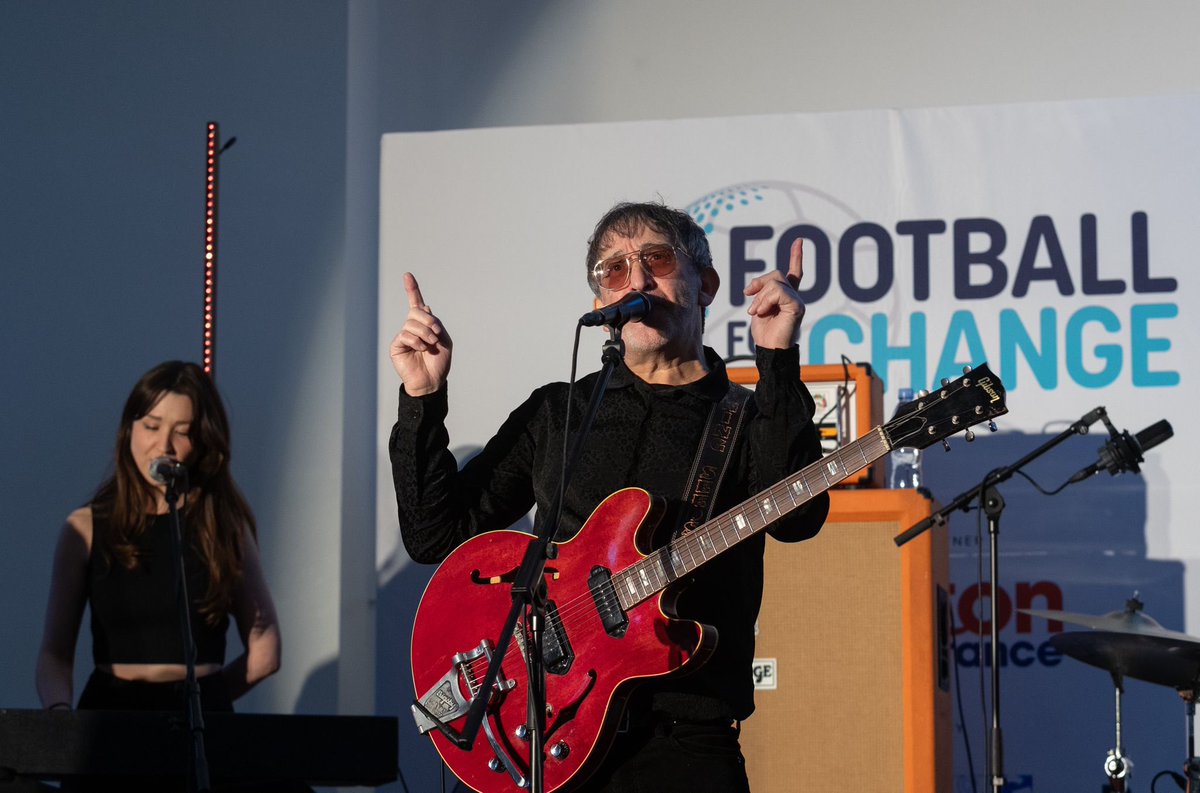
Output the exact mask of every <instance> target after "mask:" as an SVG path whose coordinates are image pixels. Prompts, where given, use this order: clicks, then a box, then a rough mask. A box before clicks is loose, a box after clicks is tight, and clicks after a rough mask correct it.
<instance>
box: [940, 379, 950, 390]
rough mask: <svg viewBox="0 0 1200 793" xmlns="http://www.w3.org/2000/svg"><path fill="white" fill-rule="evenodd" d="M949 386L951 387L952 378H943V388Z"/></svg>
mask: <svg viewBox="0 0 1200 793" xmlns="http://www.w3.org/2000/svg"><path fill="white" fill-rule="evenodd" d="M948 385H950V378H949V377H943V378H942V387H943V388H944V387H946V386H948Z"/></svg>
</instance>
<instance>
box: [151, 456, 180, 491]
mask: <svg viewBox="0 0 1200 793" xmlns="http://www.w3.org/2000/svg"><path fill="white" fill-rule="evenodd" d="M150 478H151V479H153V480H154V481H155V482H162V483H163V484H164V485H169V484H171V483H173V482H178V481H179V480H181V479H187V467H185V466H184V464H183V463H181V462H179V461H178V460H174V459H172V458H170V457H155V458H154V459H153V460H152V461H151V462H150Z"/></svg>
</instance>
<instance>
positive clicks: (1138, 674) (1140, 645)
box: [1020, 598, 1200, 689]
mask: <svg viewBox="0 0 1200 793" xmlns="http://www.w3.org/2000/svg"><path fill="white" fill-rule="evenodd" d="M1141 605H1142V604H1141V602H1140V601H1138V600H1137V599H1136V598H1135V599H1133V600H1131V601H1130V602H1129V603H1128V604H1127V606H1126V608H1125V609H1123V610H1122V611H1112V612H1109V613H1108V614H1103V615H1099V616H1097V615H1092V614H1077V613H1074V612H1070V611H1037V610H1033V609H1020V611H1022V612H1024V613H1025V614H1031V615H1033V616H1035V617H1043V618H1045V619H1048V620H1057V621H1059V622H1066V623H1070V624H1072V625H1082V626H1083V627H1085V628H1091V629H1092V630H1089V631H1072V632H1069V633H1059V634H1055V635H1054V636H1051V637H1050V644H1051V645H1053V646H1054V647H1055V648H1056V649H1058V650H1059V651H1060V652H1061V653H1062V654H1063V655H1067V656H1070V657H1071V658H1074V659H1076V660H1078V661H1083V662H1084V663H1085V664H1091V665H1092V666H1098V667H1100V668H1101V669H1107V670H1108V671H1109V672H1110V673H1112V674H1113V675H1114V676H1115V677H1118V678H1119V677H1132V678H1134V679H1137V680H1145V681H1147V682H1149V683H1157V684H1159V685H1163V686H1171V687H1173V688H1176V689H1195V688H1197V687H1198V686H1200V639H1197V638H1195V637H1192V636H1189V635H1187V634H1186V633H1180V632H1178V631H1172V630H1167V629H1166V628H1164V627H1163V626H1162V625H1161V624H1159V622H1158V620H1156V619H1154V618H1153V617H1151V616H1149V615H1147V614H1143V613H1142V611H1141Z"/></svg>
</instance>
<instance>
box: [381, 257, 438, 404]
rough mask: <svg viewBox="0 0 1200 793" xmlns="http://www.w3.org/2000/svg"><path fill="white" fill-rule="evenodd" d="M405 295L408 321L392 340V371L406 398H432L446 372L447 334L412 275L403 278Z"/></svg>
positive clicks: (408, 274) (406, 274) (407, 274)
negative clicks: (400, 382)
mask: <svg viewBox="0 0 1200 793" xmlns="http://www.w3.org/2000/svg"><path fill="white" fill-rule="evenodd" d="M404 291H405V292H407V293H408V318H407V319H406V320H405V321H404V327H403V328H402V329H401V330H400V332H399V333H397V334H396V338H394V339H392V346H391V349H390V354H391V356H392V368H394V369H395V370H396V374H398V375H400V379H401V381H403V383H404V390H405V391H406V392H407V393H408V394H409V396H424V395H425V394H432V393H433V392H435V391H437V390H438V389H440V388H441V387H442V386H443V385H445V383H446V375H447V374H449V372H450V351H451V348H452V347H453V346H454V345H453V342H451V341H450V334H448V333H446V329H445V328H444V327H443V326H442V323H441V321H440V320H438V318H437V317H435V316H434V315H433V312H432V311H430V309H429V306H428V304H426V303H425V298H423V297H422V296H421V287H420V286H419V285H418V284H417V279H416V278H415V277H413V274H412V273H405V274H404Z"/></svg>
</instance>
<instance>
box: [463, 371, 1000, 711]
mask: <svg viewBox="0 0 1200 793" xmlns="http://www.w3.org/2000/svg"><path fill="white" fill-rule="evenodd" d="M949 388H950V387H949V386H947V388H945V389H943V391H945V392H946V393H944V394H943V395H942V396H943V397H945V396H948V395H949ZM931 396H932V395H931ZM940 401H941V399H936V400H932V401H931V402H930V403H929V407H930V408H931V407H932V406H933V405H936V404H937V403H938V402H940ZM927 409H928V408H927V407H925V406H922V407H921V408H919V409H918V410H916V411H913V413H912V414H910V415H909V416H906V417H905V420H908V419H910V418H917V417H921V416H922V414H924V413H925V412H926V410H927ZM976 418H977V419H978V420H977V421H972V422H968V423H967V424H965V425H964V426H963V427H962V429H965V428H967V427H969V426H973V425H974V424H976V423H980V422H982V421H983V418H982V417H979V416H977V417H976ZM893 421H895V419H893ZM889 423H890V422H889ZM868 439H869V442H867V441H868ZM861 440H863V441H864V443H863V444H859V443H858V442H855V443H852V444H850V446H847V447H843V448H841V449H837V450H836V451H834V452H833V453H832V454H830V455H829V456H828V457H825V458H822V459H821V460H818V461H816V462H815V463H813V464H812V465H810V466H808V467H806V468H805V469H803V470H801V471H800V472H798V473H797V474H796V475H795V476H794V477H789V478H788V479H786V480H784V481H783V482H780V483H776V484H775V485H772V486H771V487H769V488H766V489H765V490H764V491H762V493H759V494H756V495H755V496H754V497H752V498H750V499H747V500H746V501H744V502H742V504H740V505H738V506H737V507H735V508H734V509H733V510H730V511H728V512H726V513H724V515H722V516H719V517H718V518H716V519H714V520H712V521H709V522H707V523H705V524H703V525H701V526H700V527H698V528H697V529H696V530H695V531H693V532H690V533H689V534H687V535H683V536H682V537H680V538H676V539H675V540H672V541H671V542H669V543H667V545H666V546H664V548H662V549H657V550H656V551H654V552H652V553H651V554H649V555H647V556H646V557H643V558H642V559H640V560H638V561H637V562H635V563H633V564H631V565H629V567H627V568H625V569H624V570H621V571H618V572H617V573H615V574H613V576H612V578H610V579H609V580H608V581H607V582H606V587H605V589H604V590H603V591H602V593H600V594H601V596H602V597H603V599H604V600H605V602H606V603H611V601H609V598H610V597H611V598H615V599H616V604H617V605H618V606H620V602H621V601H620V596H619V594H618V592H617V589H616V586H615V583H614V581H615V580H616V579H618V578H620V579H621V581H624V580H625V578H626V577H627V576H628V575H631V574H632V573H633V572H634V571H635V570H636V571H638V572H639V573H640V572H642V571H643V570H644V569H645V568H646V567H647V566H649V565H650V564H651V562H652V561H653V562H655V563H657V564H658V567H659V569H661V570H663V572H664V573H665V572H666V570H665V568H663V565H662V562H661V559H660V558H659V557H660V556H661V555H662V554H664V553H665V554H666V555H667V556H668V557H670V556H671V553H670V551H671V549H685V548H686V549H687V550H688V553H689V556H691V558H692V562H693V566H692V568H691V570H694V569H696V568H698V567H700V566H701V565H703V564H705V563H707V562H708V561H710V559H711V558H715V556H717V555H719V554H720V553H722V552H723V551H717V552H716V553H714V554H713V556H712V557H709V556H707V552H705V551H704V549H703V543H702V539H701V538H702V537H703V538H706V539H707V538H709V537H710V535H714V536H715V535H718V534H719V535H720V537H721V540H722V541H723V542H724V543H725V550H728V549H729V548H731V547H732V546H733V545H736V544H737V543H739V542H740V541H741V540H743V539H747V538H749V537H750V536H753V535H754V534H756V533H758V532H759V531H761V530H763V529H765V528H767V526H769V525H770V524H771V523H773V522H774V521H776V520H778V519H779V518H781V517H783V515H786V514H788V513H790V512H791V511H792V510H793V509H795V508H796V507H798V506H800V505H802V504H805V503H807V502H808V501H810V500H811V499H812V498H813V497H814V496H816V495H819V494H820V493H821V492H824V491H825V490H828V489H829V488H830V487H832V486H833V485H835V484H837V483H838V482H840V481H842V480H844V479H846V478H848V477H849V476H851V475H852V474H853V473H855V472H857V471H858V470H861V468H863V467H865V466H867V465H870V464H871V463H872V462H874V461H875V460H878V459H880V458H881V457H882V456H883V455H884V454H885V453H886V452H887V451H888V450H889V449H890V448H893V447H894V446H895V444H896V443H898V442H900V440H895V441H893V442H892V443H891V444H890V445H889V442H888V439H887V437H886V436H885V434H884V428H883V427H882V426H880V427H876V428H874V429H873V430H872V431H871V432H870V433H869V434H868V436H866V437H864V438H863V439H861ZM935 440H936V439H935ZM865 446H873V447H877V448H872V449H871V454H872V456H871V457H869V458H868V455H867V453H866V452H865V451H864V450H863V448H862V447H865ZM878 447H881V448H878ZM850 449H856V450H857V451H858V452H859V453H860V455H861V457H862V460H861V462H860V463H858V464H856V465H855V467H854V468H853V469H847V468H846V467H845V465H844V463H843V461H842V460H841V459H840V458H841V457H842V456H844V455H843V452H845V451H849V450H850ZM830 463H834V467H832V468H830V467H829V464H830ZM822 467H825V468H827V469H829V470H830V471H831V472H833V473H834V474H835V476H836V479H835V480H834V481H832V482H830V481H829V479H828V477H827V476H826V475H825V473H824V472H823V471H822V470H821V469H822ZM810 471H816V472H817V473H819V474H820V475H821V478H822V479H823V480H825V481H824V485H825V487H823V488H821V489H820V490H818V491H815V492H813V491H812V488H811V485H810V484H809V483H808V482H805V487H804V488H803V489H804V490H805V491H808V493H809V496H808V498H805V499H804V500H803V501H801V502H800V503H799V504H797V503H796V499H795V494H794V492H793V488H794V486H795V485H796V484H798V483H799V482H800V481H801V480H804V479H807V477H808V476H809V473H810ZM779 491H782V492H784V493H786V494H787V495H788V497H789V499H790V500H791V501H792V508H790V509H787V510H785V511H784V512H782V513H779V512H778V511H777V510H774V502H775V501H776V500H777V499H778V493H779ZM763 493H766V494H768V497H769V499H770V502H771V507H772V511H776V515H775V517H774V518H771V519H770V520H767V519H766V516H765V515H763V514H762V505H763V504H766V503H767V500H766V499H763V498H762V495H763ZM751 503H753V504H754V506H755V507H756V508H757V509H758V510H759V514H760V517H762V518H763V521H764V522H763V524H762V525H761V526H758V527H753V528H752V529H751V531H750V532H749V533H748V534H746V535H745V536H742V535H741V534H740V533H739V532H738V530H737V528H736V525H735V521H734V519H733V517H731V516H733V515H735V514H736V515H743V516H744V513H745V512H746V511H747V507H748V506H749V505H750V504H751ZM730 528H733V530H734V541H733V543H732V544H731V543H730V542H729V538H728V535H727V530H728V529H730ZM710 544H711V542H710ZM713 547H714V548H715V546H713ZM697 548H699V549H700V550H701V552H702V557H703V561H701V562H700V563H699V564H695V556H694V551H695V550H696V549H697ZM676 557H678V554H676ZM688 572H690V570H689V571H688ZM655 577H656V579H657V577H658V574H657V572H656V573H655ZM674 580H677V578H676V579H672V580H670V581H668V582H667V583H665V584H662V585H660V586H657V588H656V589H654V590H653V591H652V592H648V593H645V594H644V595H642V596H641V597H639V598H638V599H637V601H636V602H635V603H633V604H631V605H630V606H629V608H633V607H635V606H636V605H638V604H640V603H641V602H643V601H645V600H647V599H649V598H650V597H651V596H653V595H654V594H655V593H657V592H659V591H661V590H662V589H665V588H666V587H667V586H668V585H669V584H670V583H673V582H674ZM595 601H596V597H595V596H594V595H593V593H591V592H588V593H587V594H584V595H580V596H578V597H576V598H573V599H572V600H570V601H567V602H566V603H565V604H564V608H562V609H560V610H559V611H558V621H559V625H561V626H562V630H563V631H564V632H566V629H567V627H568V626H570V627H572V628H573V627H575V626H577V625H578V624H580V623H579V619H580V618H581V617H583V616H586V615H587V614H595V618H596V619H600V615H599V613H598V611H595V610H594V608H595V607H596V606H597V603H596V602H595ZM514 645H516V642H514ZM509 660H513V661H514V662H515V661H517V660H520V661H521V663H519V664H514V668H515V670H516V675H515V676H513V675H509V676H507V679H508V680H509V681H512V682H513V683H514V685H515V684H516V683H517V682H518V679H519V678H520V676H521V675H523V674H527V671H528V670H527V669H526V667H525V664H524V659H523V657H522V655H521V648H520V647H519V646H512V647H510V648H509V649H508V651H507V652H506V653H505V657H504V659H503V661H502V662H501V663H502V664H504V663H506V662H508V661H509ZM488 663H490V660H489V659H487V658H482V659H475V660H473V661H471V662H469V664H467V665H460V667H462V671H463V672H464V673H468V674H469V675H470V677H469V678H468V679H467V681H466V682H467V687H468V690H469V691H471V692H472V696H474V693H475V692H476V686H477V685H478V682H479V680H480V679H481V678H480V676H479V675H478V671H479V669H480V667H481V666H482V667H483V669H484V671H485V674H486V668H487V664H488Z"/></svg>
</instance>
